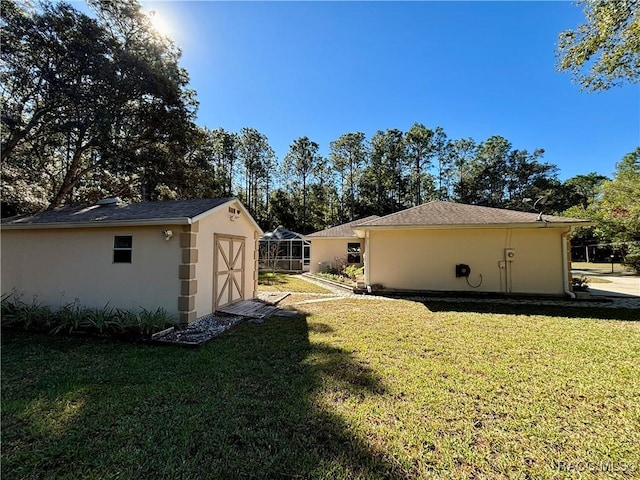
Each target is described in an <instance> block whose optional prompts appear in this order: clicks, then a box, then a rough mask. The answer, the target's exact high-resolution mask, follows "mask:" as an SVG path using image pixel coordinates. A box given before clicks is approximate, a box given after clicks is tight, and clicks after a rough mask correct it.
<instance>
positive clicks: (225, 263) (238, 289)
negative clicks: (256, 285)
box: [213, 235, 244, 309]
mask: <svg viewBox="0 0 640 480" xmlns="http://www.w3.org/2000/svg"><path fill="white" fill-rule="evenodd" d="M214 249H215V253H214V256H213V261H214V265H213V268H214V281H213V289H214V292H213V297H214V300H215V308H216V309H217V308H219V307H224V306H225V305H231V304H232V303H235V302H239V301H240V300H244V238H241V237H229V236H226V235H215V236H214Z"/></svg>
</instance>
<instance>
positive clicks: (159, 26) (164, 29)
mask: <svg viewBox="0 0 640 480" xmlns="http://www.w3.org/2000/svg"><path fill="white" fill-rule="evenodd" d="M149 19H150V20H151V24H152V25H153V28H155V29H156V31H157V32H158V33H159V34H160V35H165V36H170V33H171V27H170V26H169V24H168V23H167V22H166V21H165V20H164V19H163V18H162V17H161V16H160V15H159V14H158V12H157V11H155V10H152V11H150V12H149Z"/></svg>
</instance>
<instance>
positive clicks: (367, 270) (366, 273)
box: [364, 230, 371, 287]
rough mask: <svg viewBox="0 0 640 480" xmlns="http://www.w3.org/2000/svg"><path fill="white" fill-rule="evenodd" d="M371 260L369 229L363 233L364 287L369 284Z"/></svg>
mask: <svg viewBox="0 0 640 480" xmlns="http://www.w3.org/2000/svg"><path fill="white" fill-rule="evenodd" d="M369 265H371V260H370V258H369V230H366V231H365V234H364V285H365V287H369V286H371V281H370V279H371V274H370V273H371V272H370V270H371V269H370V267H369Z"/></svg>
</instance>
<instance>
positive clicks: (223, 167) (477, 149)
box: [0, 0, 606, 233]
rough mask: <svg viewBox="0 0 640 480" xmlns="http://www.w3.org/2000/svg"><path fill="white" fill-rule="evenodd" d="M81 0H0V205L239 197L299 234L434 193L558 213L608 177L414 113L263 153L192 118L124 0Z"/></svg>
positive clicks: (261, 138) (267, 220)
mask: <svg viewBox="0 0 640 480" xmlns="http://www.w3.org/2000/svg"><path fill="white" fill-rule="evenodd" d="M89 4H90V5H91V7H92V8H93V9H94V11H95V13H96V15H95V17H89V16H87V15H85V14H83V13H80V12H78V11H77V10H76V9H74V8H73V7H72V6H71V5H69V4H65V3H54V4H43V5H41V6H39V7H37V8H36V7H33V8H32V7H27V6H25V4H23V3H17V2H14V1H9V0H1V6H2V24H1V25H0V28H1V30H2V31H1V33H2V36H3V42H2V46H1V48H2V60H3V61H2V63H1V65H0V81H1V83H0V85H1V87H0V88H1V94H2V104H3V109H2V129H1V133H0V134H1V140H2V178H3V183H2V213H3V216H7V215H11V214H16V213H30V212H34V211H38V210H43V209H49V208H55V207H58V206H60V205H65V204H78V203H93V202H95V201H96V200H98V199H99V198H102V197H106V196H120V197H121V198H123V199H125V200H128V201H144V200H160V199H179V198H201V197H218V196H237V197H239V198H240V199H241V200H242V201H243V202H244V203H245V204H246V206H247V207H248V209H249V210H250V212H251V213H252V214H253V215H254V217H255V218H256V220H257V221H258V223H259V224H260V225H261V226H262V227H263V228H264V229H265V230H269V229H271V228H273V227H275V226H277V225H284V226H286V227H287V228H290V229H292V230H295V231H299V232H302V233H309V232H311V231H315V230H319V229H322V228H325V227H327V226H330V225H336V224H339V223H343V222H346V221H350V220H354V219H357V218H360V217H364V216H367V215H372V214H377V215H385V214H388V213H392V212H395V211H398V210H401V209H404V208H407V207H411V206H413V205H418V204H421V203H424V202H426V201H429V200H432V199H443V200H453V201H459V202H463V203H469V204H477V205H486V206H493V207H502V208H512V209H517V210H530V211H544V212H546V213H558V212H562V211H564V210H566V209H568V208H569V207H572V206H575V205H582V206H585V207H586V206H587V205H588V204H589V202H590V201H591V200H592V199H593V198H595V196H596V195H597V192H598V188H599V185H600V184H601V183H602V182H603V181H604V180H606V179H605V177H602V176H600V175H597V174H595V173H591V174H589V175H582V176H578V177H575V178H573V179H570V180H568V181H566V182H561V181H559V180H558V179H557V168H556V166H555V165H552V164H549V163H545V162H543V161H542V157H543V153H544V151H543V150H542V149H538V150H535V151H533V152H529V151H527V150H523V149H517V148H514V147H513V145H512V144H511V143H510V142H509V141H508V140H507V139H505V138H503V137H501V136H492V137H490V138H487V139H483V140H481V141H478V140H474V139H472V138H463V139H454V138H449V137H448V135H447V134H446V132H445V131H444V129H443V128H441V127H433V128H428V127H426V126H424V125H422V124H420V123H416V124H414V125H413V126H412V127H411V128H410V129H409V130H408V131H406V132H404V131H401V130H398V129H393V128H392V129H386V130H379V131H377V132H375V133H374V134H373V135H372V136H371V137H370V138H367V137H366V135H365V134H364V133H362V132H350V133H345V134H343V135H341V136H340V137H338V138H336V139H335V140H334V141H332V142H331V143H330V145H329V146H328V147H329V148H328V152H329V154H328V155H327V156H326V157H323V156H321V155H320V154H319V151H320V146H319V145H318V144H317V143H316V142H314V141H313V140H312V139H310V138H308V137H301V138H298V139H295V140H293V142H292V143H291V146H290V148H289V151H288V153H287V154H286V155H285V157H284V158H281V159H279V158H276V155H275V153H274V151H273V149H272V148H271V147H270V145H269V141H268V138H267V137H266V136H265V135H264V134H263V133H261V132H259V131H257V130H256V129H254V128H243V129H241V130H240V131H239V132H229V131H227V130H225V129H223V128H218V129H216V130H209V129H206V128H202V127H200V126H198V125H196V124H195V114H196V110H197V101H196V96H195V92H194V91H192V90H190V89H189V88H188V83H189V77H188V73H187V72H186V71H185V70H184V69H182V68H181V67H179V65H178V61H179V58H180V51H179V49H178V48H177V47H176V46H175V45H174V44H173V43H172V42H171V40H170V39H168V38H166V37H163V36H161V35H159V34H158V33H157V32H156V31H155V30H154V28H153V26H152V25H151V22H150V19H149V17H148V16H147V15H146V14H144V13H143V12H142V11H141V9H140V6H139V5H138V3H137V2H136V1H135V0H90V1H89Z"/></svg>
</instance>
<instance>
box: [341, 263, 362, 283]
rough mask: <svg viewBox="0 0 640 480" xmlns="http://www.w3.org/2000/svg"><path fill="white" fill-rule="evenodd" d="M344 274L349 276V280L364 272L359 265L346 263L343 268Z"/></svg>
mask: <svg viewBox="0 0 640 480" xmlns="http://www.w3.org/2000/svg"><path fill="white" fill-rule="evenodd" d="M343 272H344V274H345V276H347V277H349V278H350V279H351V280H355V279H356V277H357V276H358V275H363V274H364V267H359V266H357V265H347V266H346V267H344V270H343Z"/></svg>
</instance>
